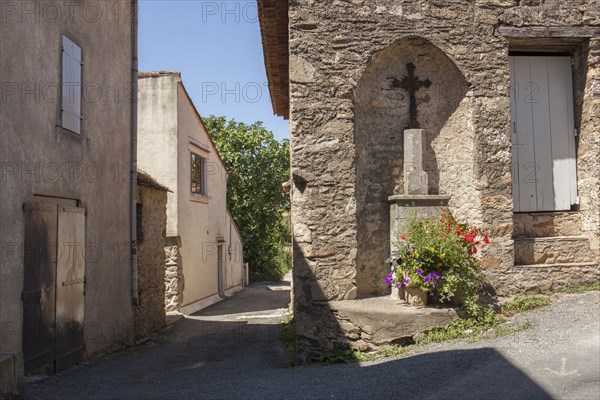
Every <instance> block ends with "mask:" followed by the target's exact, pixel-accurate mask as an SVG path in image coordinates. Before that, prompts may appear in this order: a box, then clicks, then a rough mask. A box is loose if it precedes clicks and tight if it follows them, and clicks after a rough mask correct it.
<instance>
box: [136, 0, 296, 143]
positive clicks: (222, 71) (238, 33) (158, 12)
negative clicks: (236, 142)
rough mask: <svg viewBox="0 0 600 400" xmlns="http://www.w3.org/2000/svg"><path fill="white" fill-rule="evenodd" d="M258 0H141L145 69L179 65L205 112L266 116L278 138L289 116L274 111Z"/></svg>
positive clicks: (239, 118)
mask: <svg viewBox="0 0 600 400" xmlns="http://www.w3.org/2000/svg"><path fill="white" fill-rule="evenodd" d="M256 13H257V10H256V0H242V1H232V0H228V1H222V0H221V1H208V0H181V1H173V0H140V1H139V61H140V66H139V69H140V71H157V70H174V71H180V72H181V74H182V80H183V83H184V85H185V87H186V89H187V91H188V92H189V94H190V96H191V97H192V100H193V101H194V104H195V105H196V108H197V109H198V111H199V112H200V113H201V114H202V115H203V116H208V115H210V114H215V115H223V116H225V117H227V118H228V119H231V118H234V119H235V120H236V121H240V122H246V123H253V122H255V121H263V123H264V126H265V127H266V128H267V129H269V130H270V131H272V132H273V134H274V135H275V137H276V138H277V139H283V138H287V137H288V136H289V135H288V122H287V121H285V120H284V119H283V118H281V117H276V116H275V115H273V108H272V106H271V99H270V96H269V90H268V87H267V78H266V75H265V67H264V61H263V53H262V43H261V39H260V28H259V25H258V18H257V15H256Z"/></svg>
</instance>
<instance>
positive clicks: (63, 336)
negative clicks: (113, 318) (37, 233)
mask: <svg viewBox="0 0 600 400" xmlns="http://www.w3.org/2000/svg"><path fill="white" fill-rule="evenodd" d="M58 243H59V246H58V248H59V250H60V253H59V257H58V258H57V264H56V345H55V346H56V372H60V371H63V370H65V369H66V368H68V367H70V366H71V365H73V364H75V363H77V362H78V361H80V360H81V359H83V351H84V348H83V307H84V298H83V296H84V284H85V210H84V209H83V208H79V207H67V206H59V207H58Z"/></svg>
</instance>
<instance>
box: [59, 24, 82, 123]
mask: <svg viewBox="0 0 600 400" xmlns="http://www.w3.org/2000/svg"><path fill="white" fill-rule="evenodd" d="M62 42H63V43H62V48H63V49H62V126H63V128H65V129H68V130H70V131H73V132H75V133H81V66H82V62H81V48H80V47H79V46H77V45H76V44H75V43H74V42H73V41H72V40H71V39H69V38H68V37H66V36H64V35H63V37H62Z"/></svg>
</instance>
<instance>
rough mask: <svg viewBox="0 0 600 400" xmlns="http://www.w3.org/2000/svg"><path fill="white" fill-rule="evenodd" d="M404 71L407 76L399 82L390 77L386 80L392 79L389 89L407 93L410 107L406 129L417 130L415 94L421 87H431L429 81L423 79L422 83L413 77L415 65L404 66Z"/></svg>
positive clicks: (410, 63)
mask: <svg viewBox="0 0 600 400" xmlns="http://www.w3.org/2000/svg"><path fill="white" fill-rule="evenodd" d="M406 69H407V70H408V76H405V77H404V78H402V79H401V80H399V79H397V78H393V77H390V78H388V79H392V84H391V89H397V88H401V89H404V90H407V91H408V95H409V101H410V103H409V106H410V122H409V123H408V129H419V128H420V126H419V122H418V121H417V98H416V96H415V93H416V92H417V90H419V89H420V88H421V87H426V88H428V87H429V86H431V81H430V80H429V79H425V80H424V81H422V80H420V79H419V78H418V77H416V76H415V70H416V69H417V67H415V64H413V63H412V62H409V63H408V64H406Z"/></svg>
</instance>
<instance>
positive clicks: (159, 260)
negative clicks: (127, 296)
mask: <svg viewBox="0 0 600 400" xmlns="http://www.w3.org/2000/svg"><path fill="white" fill-rule="evenodd" d="M139 175H140V174H139V173H138V176H139ZM167 191H168V189H166V188H165V187H162V186H160V185H158V184H157V183H156V182H154V181H153V180H152V179H151V178H149V176H148V175H145V174H143V177H142V179H141V180H140V178H138V210H137V212H138V215H137V218H138V220H137V223H138V226H137V229H138V293H139V304H138V305H137V306H135V307H134V310H133V321H134V323H133V328H134V336H135V339H141V338H144V337H146V336H147V335H148V334H150V333H152V332H154V331H156V330H158V329H160V328H162V327H163V326H164V325H165V268H164V260H165V231H166V227H167V213H166V208H167Z"/></svg>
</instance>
